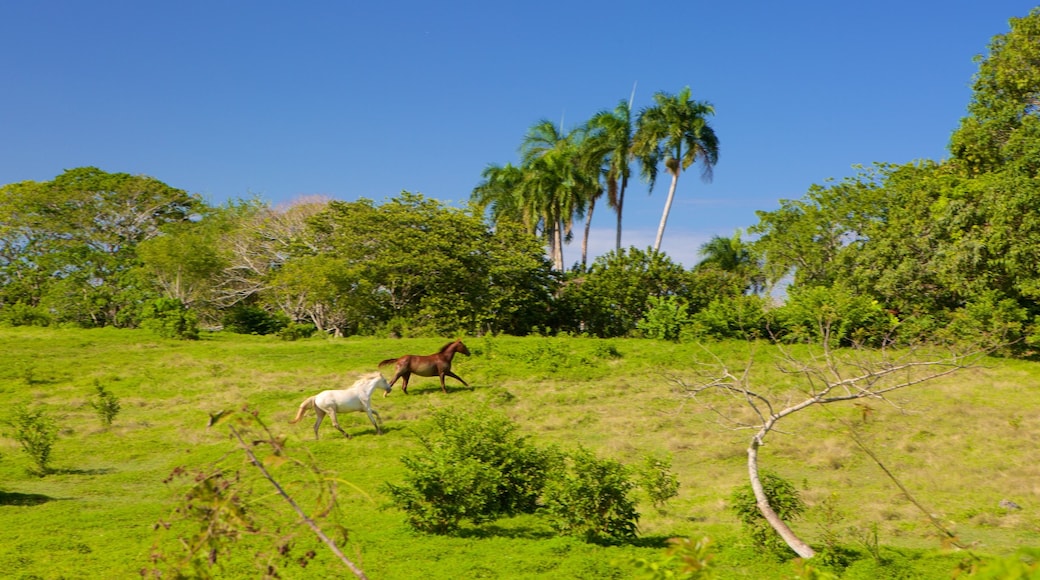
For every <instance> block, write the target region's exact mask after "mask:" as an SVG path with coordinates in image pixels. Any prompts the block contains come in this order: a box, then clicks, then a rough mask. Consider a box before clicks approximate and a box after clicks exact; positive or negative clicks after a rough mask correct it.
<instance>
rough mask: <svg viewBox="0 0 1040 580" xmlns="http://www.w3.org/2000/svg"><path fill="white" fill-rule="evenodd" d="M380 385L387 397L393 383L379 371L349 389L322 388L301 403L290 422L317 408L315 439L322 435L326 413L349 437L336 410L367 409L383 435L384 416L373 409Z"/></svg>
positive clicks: (348, 436) (363, 377)
mask: <svg viewBox="0 0 1040 580" xmlns="http://www.w3.org/2000/svg"><path fill="white" fill-rule="evenodd" d="M377 388H379V389H383V391H385V392H384V393H383V396H384V397H385V396H386V395H389V394H390V385H389V384H387V382H386V378H384V377H383V375H382V373H378V372H375V373H369V374H367V375H362V376H361V378H359V379H358V380H357V381H355V382H354V384H353V385H351V387H350V388H348V389H337V390H331V391H322V392H320V393H318V394H317V395H314V396H313V397H307V399H306V400H304V401H303V403H300V410H299V411H297V412H296V418H295V419H293V420H292V421H289V422H290V423H296V422H298V421H299V420H300V419H302V418H303V415H304V414H305V413H306V412H307V410H308V409H311V408H313V409H314V414H316V415H317V416H318V420H317V421H315V422H314V438H315V439H317V438H318V427H319V426H320V425H321V422H322V420H323V419H325V415H328V416H329V417H330V418H331V419H332V425H333V426H334V427H335V428H336V429H338V430H339V432H340V433H342V434H343V435H344V436H345V437H347V438H348V439H349V438H350V434H349V433H347V432H346V431H344V430H343V428H342V427H340V426H339V421H337V420H336V413H349V412H352V411H364V412H365V413H366V414H368V420H369V421H372V425H374V426H375V428H376V433H378V434H380V435H382V434H383V429H382V428H380V426H379V423H381V422H382V421H383V419H382V418H381V417H379V413H376V410H375V409H373V408H372V392H373V391H375V390H376V389H377ZM377 419H378V421H377Z"/></svg>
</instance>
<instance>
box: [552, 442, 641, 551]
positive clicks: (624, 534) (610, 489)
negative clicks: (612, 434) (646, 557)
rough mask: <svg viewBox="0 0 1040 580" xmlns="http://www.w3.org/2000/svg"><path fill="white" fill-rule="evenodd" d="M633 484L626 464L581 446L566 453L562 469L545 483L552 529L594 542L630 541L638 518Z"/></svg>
mask: <svg viewBox="0 0 1040 580" xmlns="http://www.w3.org/2000/svg"><path fill="white" fill-rule="evenodd" d="M633 487H634V484H633V483H632V480H631V478H630V477H629V472H628V469H627V468H626V467H625V466H624V465H622V464H621V463H619V462H617V461H614V460H612V459H599V458H597V457H596V456H595V455H593V453H592V452H591V451H589V450H587V449H585V448H584V447H581V448H579V449H578V450H577V451H575V452H573V453H569V454H567V456H566V460H565V462H564V465H563V466H562V469H557V470H554V472H553V473H552V476H551V477H550V479H549V481H548V482H547V483H546V486H545V492H544V497H543V501H544V503H545V512H546V514H547V515H548V516H549V523H550V525H552V527H553V529H555V530H557V531H559V532H561V533H563V534H566V535H571V536H578V537H581V538H583V539H584V540H585V541H587V542H595V543H608V544H609V543H617V542H622V541H630V540H633V539H635V537H636V532H637V530H638V526H637V522H638V521H639V512H637V511H636V508H635V501H633V500H632V498H631V497H630V495H629V493H630V492H631V491H632V488H633Z"/></svg>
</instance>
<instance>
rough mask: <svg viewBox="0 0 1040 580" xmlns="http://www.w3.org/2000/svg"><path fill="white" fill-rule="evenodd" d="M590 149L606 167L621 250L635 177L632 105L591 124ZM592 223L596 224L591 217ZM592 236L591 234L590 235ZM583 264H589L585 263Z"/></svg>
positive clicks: (597, 116)
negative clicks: (623, 220) (625, 213)
mask: <svg viewBox="0 0 1040 580" xmlns="http://www.w3.org/2000/svg"><path fill="white" fill-rule="evenodd" d="M588 131H589V138H588V142H589V145H588V147H589V150H590V151H591V152H592V155H593V156H594V157H595V158H598V160H599V162H600V164H601V165H602V171H603V179H604V181H605V182H606V192H607V205H609V206H610V207H611V208H613V209H614V213H615V214H617V241H616V246H615V248H614V249H616V250H620V249H621V213H622V210H623V209H624V205H625V190H626V189H627V188H628V178H629V177H630V176H631V174H632V161H633V160H634V158H635V157H634V156H633V154H632V138H633V136H634V131H633V125H632V103H631V101H625V100H622V101H621V102H619V103H618V105H617V107H614V110H613V111H600V112H599V113H596V114H595V115H594V116H593V117H592V119H590V120H589V122H588ZM590 213H591V212H590ZM588 221H590V222H591V221H592V218H591V216H590V217H589V220H588ZM586 237H588V234H586ZM582 265H583V266H584V265H585V261H584V260H582Z"/></svg>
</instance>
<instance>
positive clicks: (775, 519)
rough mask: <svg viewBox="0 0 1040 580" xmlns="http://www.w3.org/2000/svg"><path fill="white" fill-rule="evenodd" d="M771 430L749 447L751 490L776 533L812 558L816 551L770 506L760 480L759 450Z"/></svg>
mask: <svg viewBox="0 0 1040 580" xmlns="http://www.w3.org/2000/svg"><path fill="white" fill-rule="evenodd" d="M768 430H769V428H768V427H765V428H763V429H762V430H761V431H759V432H758V434H757V435H755V437H754V439H752V440H751V446H750V447H748V450H747V453H748V475H749V476H750V479H751V489H752V490H753V491H754V492H755V503H756V504H757V505H758V511H759V512H761V513H762V517H764V518H765V519H766V521H767V522H769V525H770V526H772V527H773V529H774V530H776V533H778V534H780V537H781V538H783V539H784V541H785V542H787V545H788V546H790V547H791V549H792V550H794V551H795V553H796V554H798V555H799V556H801V557H802V558H812V557H813V556H815V555H816V551H815V550H813V549H812V547H811V546H809V544H806V543H805V542H803V541H802V539H801V538H799V537H798V536H797V535H796V534H795V533H794V531H793V530H791V528H790V527H788V525H787V524H786V523H784V520H782V519H780V516H779V515H777V513H776V511H774V510H773V507H772V506H771V505H769V499H768V498H767V497H766V491H765V488H763V487H762V481H761V480H760V479H759V478H758V448H759V446H760V445H761V444H762V437H764V436H765V434H766V432H768Z"/></svg>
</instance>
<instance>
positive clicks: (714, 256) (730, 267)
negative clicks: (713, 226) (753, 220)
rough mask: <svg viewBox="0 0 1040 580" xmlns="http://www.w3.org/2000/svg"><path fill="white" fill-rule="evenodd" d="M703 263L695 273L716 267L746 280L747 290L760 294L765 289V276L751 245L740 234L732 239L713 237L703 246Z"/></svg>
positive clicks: (697, 266) (699, 264)
mask: <svg viewBox="0 0 1040 580" xmlns="http://www.w3.org/2000/svg"><path fill="white" fill-rule="evenodd" d="M700 253H701V256H702V258H701V261H700V262H698V263H697V265H696V266H694V272H697V271H700V270H704V269H706V268H711V267H715V268H718V269H719V270H722V271H724V272H732V273H734V274H736V275H738V276H740V277H741V278H743V279H744V280H745V289H746V290H749V291H751V292H755V293H757V292H760V291H762V290H763V289H764V288H765V276H764V274H763V273H762V270H761V267H760V265H759V261H758V259H757V258H756V257H755V255H754V250H753V248H752V246H751V245H750V244H747V243H745V242H744V241H743V240H741V239H740V232H737V234H736V235H734V236H733V237H730V238H726V237H722V236H712V238H711V239H710V240H708V241H707V242H705V243H704V244H702V245H701V248H700Z"/></svg>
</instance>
